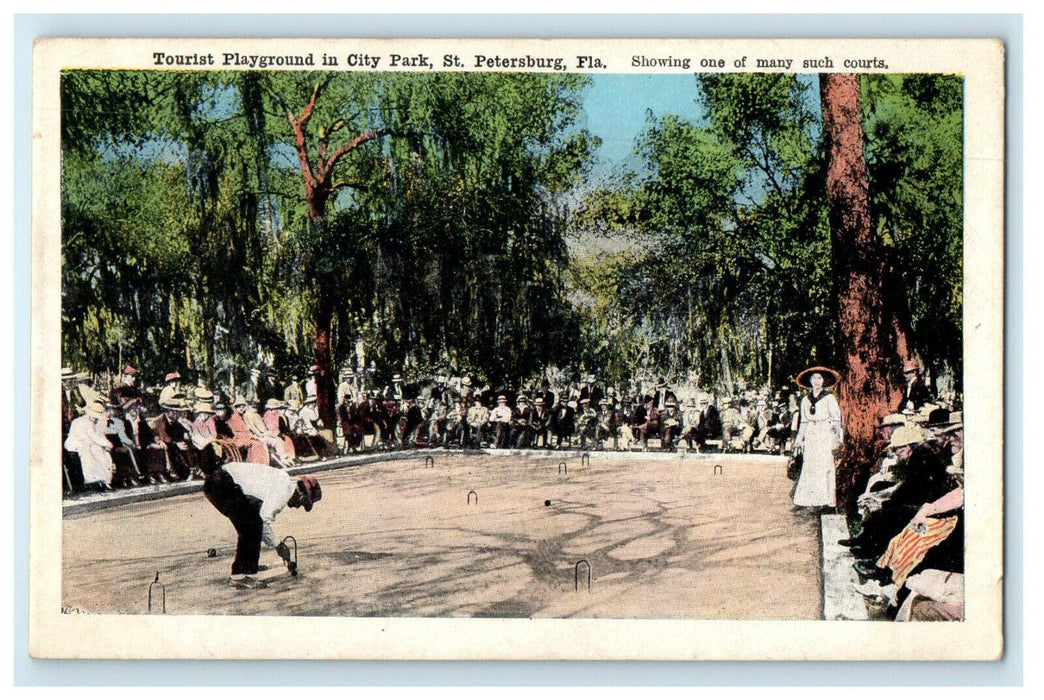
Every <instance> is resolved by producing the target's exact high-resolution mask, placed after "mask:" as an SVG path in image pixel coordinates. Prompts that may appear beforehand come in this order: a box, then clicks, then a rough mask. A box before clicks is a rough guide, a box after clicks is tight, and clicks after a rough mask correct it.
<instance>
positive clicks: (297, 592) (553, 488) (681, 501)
mask: <svg viewBox="0 0 1044 700" xmlns="http://www.w3.org/2000/svg"><path fill="white" fill-rule="evenodd" d="M430 454H431V456H432V457H433V458H434V467H430V468H429V467H426V466H425V456H426V455H424V454H421V455H419V456H418V457H417V458H416V459H405V460H390V461H382V462H375V463H370V464H365V465H358V466H352V467H346V468H343V469H338V470H334V471H327V472H322V473H319V474H317V476H318V478H319V480H320V483H321V484H322V489H323V499H322V501H320V502H319V503H318V504H317V505H316V506H315V508H314V509H313V510H312V512H311V513H305V512H304V511H303V510H298V509H290V508H287V509H284V511H283V512H282V513H281V514H280V515H279V517H278V518H277V520H276V523H275V533H276V535H277V537H279V538H282V537H283V536H285V535H288V534H292V535H294V536H295V538H296V539H297V542H298V556H299V564H300V569H301V573H300V576H299V577H298V578H297V579H292V578H290V576H289V574H288V573H287V571H286V568H285V567H284V566H283V565H282V563H281V561H280V560H279V559H278V557H277V556H276V554H275V552H274V551H273V550H271V549H268V548H265V549H264V550H263V551H262V555H261V563H262V564H268V565H269V566H270V568H269V570H268V571H265V572H263V573H262V574H261V576H262V577H264V578H266V579H267V580H268V581H269V582H270V584H271V587H270V588H268V589H266V590H246V591H240V590H233V589H230V588H229V587H228V586H227V585H226V581H227V579H228V575H229V571H230V567H231V562H232V558H233V554H234V550H235V532H234V530H233V529H232V525H231V523H230V522H229V521H228V520H227V519H225V518H224V517H223V516H222V515H220V514H219V513H218V512H217V511H216V510H215V509H214V508H213V507H212V506H211V505H210V504H209V503H208V502H207V501H206V499H205V498H204V496H203V494H202V493H201V492H197V493H193V494H186V495H181V496H175V497H171V498H166V499H163V500H158V501H151V502H138V503H132V504H129V505H123V506H119V507H113V508H108V509H104V510H97V511H94V512H89V513H82V514H78V515H67V516H66V517H65V518H64V520H63V545H62V546H63V550H62V552H63V579H62V597H63V605H64V606H66V607H67V608H75V609H77V610H79V611H84V612H97V613H112V612H116V613H134V614H141V613H145V612H146V610H147V605H148V588H149V583H150V582H152V580H153V579H154V578H155V575H156V572H157V571H158V572H159V578H160V582H161V583H163V584H164V585H165V588H166V606H167V612H168V613H169V614H183V615H184V614H233V615H333V616H416V617H431V616H435V617H490V616H493V617H552V618H570V617H577V618H584V617H590V618H692V619H716V618H717V619H751V620H756V619H821V617H822V614H823V594H822V584H821V576H822V564H821V560H820V551H821V550H820V542H819V535H818V530H817V528H818V520H817V519H816V518H814V517H812V516H811V515H807V514H805V513H795V512H792V511H791V504H790V501H789V498H788V496H789V493H790V489H791V486H792V482H790V481H788V480H787V478H786V475H785V471H786V469H785V461H784V460H783V459H782V458H772V457H765V456H756V457H749V456H744V455H700V456H699V457H694V456H691V455H690V456H688V458H686V459H680V458H677V457H674V456H669V455H656V456H652V455H650V456H645V455H643V454H627V453H595V454H594V455H593V456H592V458H591V460H590V463H589V464H588V465H583V466H582V465H581V459H580V458H579V457H577V456H572V455H571V456H569V457H568V458H567V457H564V456H559V455H547V454H532V455H519V454H503V455H500V454H474V455H471V454H469V455H461V454H456V455H451V454H445V453H439V452H433V453H430ZM664 457H667V458H666V459H664ZM563 461H564V462H566V463H567V469H568V472H567V473H564V474H563V473H560V467H559V463H560V462H563ZM715 464H721V465H722V470H721V472H722V473H720V474H715V473H714V465H715ZM471 491H474V492H475V493H474V494H473V495H470V496H469V492H471ZM469 501H470V503H469ZM476 501H477V502H476ZM545 501H550V505H545ZM210 548H215V549H216V550H217V556H216V557H208V556H207V550H208V549H210ZM581 559H585V560H587V561H588V562H590V566H591V572H592V577H591V579H592V580H591V588H590V591H588V590H587V575H586V574H587V570H586V567H583V566H581V571H580V577H579V578H580V581H579V588H580V591H579V592H577V591H576V590H575V588H576V584H577V581H576V576H575V574H576V568H575V565H576V563H577V562H578V561H579V560H581ZM154 593H155V597H154V601H156V604H157V605H158V603H159V596H158V589H154Z"/></svg>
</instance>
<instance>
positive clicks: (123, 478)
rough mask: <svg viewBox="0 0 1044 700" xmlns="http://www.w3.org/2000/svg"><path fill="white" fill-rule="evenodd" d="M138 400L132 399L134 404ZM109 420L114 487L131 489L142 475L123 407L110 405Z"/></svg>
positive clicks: (108, 431) (108, 409) (108, 428)
mask: <svg viewBox="0 0 1044 700" xmlns="http://www.w3.org/2000/svg"><path fill="white" fill-rule="evenodd" d="M134 401H136V399H130V402H134ZM106 408H107V411H108V419H107V422H106V426H105V435H106V437H108V438H109V442H110V443H112V450H111V452H110V454H111V456H112V467H113V473H112V482H111V483H112V486H113V487H114V488H129V487H131V486H133V485H134V484H135V482H137V481H138V480H139V479H140V478H141V475H140V474H139V472H138V461H137V455H135V453H134V449H135V444H134V441H133V440H132V439H131V437H130V435H129V434H128V431H127V428H128V424H127V423H126V421H125V416H124V412H123V405H122V404H120V405H118V406H116V405H113V404H108V405H107V406H106Z"/></svg>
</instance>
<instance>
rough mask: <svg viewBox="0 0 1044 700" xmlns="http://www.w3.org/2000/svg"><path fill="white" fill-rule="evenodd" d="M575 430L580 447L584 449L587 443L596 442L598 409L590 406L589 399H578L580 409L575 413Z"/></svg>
mask: <svg viewBox="0 0 1044 700" xmlns="http://www.w3.org/2000/svg"><path fill="white" fill-rule="evenodd" d="M576 432H577V435H579V436H580V449H582V450H586V449H587V443H588V442H591V443H593V444H594V445H596V446H597V444H598V437H597V432H598V411H596V410H595V409H594V407H592V406H591V399H588V398H582V399H580V410H579V411H578V412H577V415H576Z"/></svg>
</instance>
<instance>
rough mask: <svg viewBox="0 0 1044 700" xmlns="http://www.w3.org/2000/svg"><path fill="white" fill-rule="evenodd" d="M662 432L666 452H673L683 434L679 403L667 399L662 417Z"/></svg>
mask: <svg viewBox="0 0 1044 700" xmlns="http://www.w3.org/2000/svg"><path fill="white" fill-rule="evenodd" d="M660 424H661V428H660V430H661V432H662V435H663V444H662V447H663V449H664V450H673V449H674V443H675V441H676V440H678V438H679V437H681V434H682V429H683V425H682V416H681V413H679V412H678V402H677V401H675V400H674V399H667V404H666V407H665V410H664V413H663V415H661V416H660Z"/></svg>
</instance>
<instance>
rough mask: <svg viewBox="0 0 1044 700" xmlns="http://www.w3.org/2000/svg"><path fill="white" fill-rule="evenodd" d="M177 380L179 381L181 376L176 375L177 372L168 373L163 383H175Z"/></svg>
mask: <svg viewBox="0 0 1044 700" xmlns="http://www.w3.org/2000/svg"><path fill="white" fill-rule="evenodd" d="M179 379H181V375H180V374H178V373H177V372H168V373H167V376H166V377H164V378H163V381H165V382H175V381H177V380H179Z"/></svg>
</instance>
